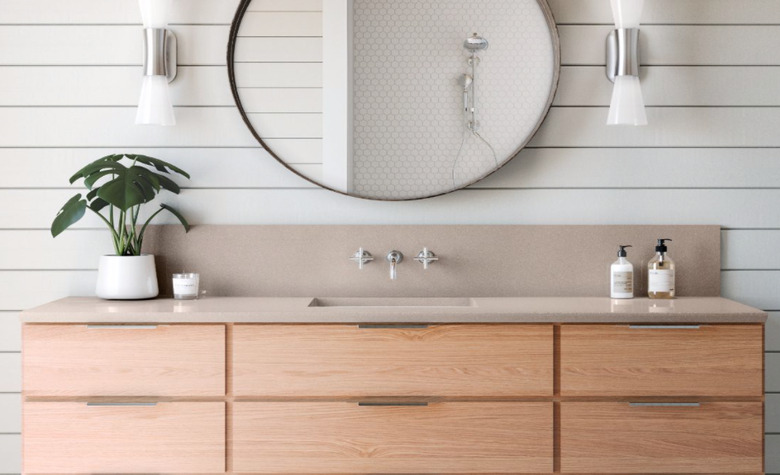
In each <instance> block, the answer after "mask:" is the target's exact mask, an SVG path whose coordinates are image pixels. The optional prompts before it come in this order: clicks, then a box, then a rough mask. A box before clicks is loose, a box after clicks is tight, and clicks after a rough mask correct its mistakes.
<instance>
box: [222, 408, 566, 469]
mask: <svg viewBox="0 0 780 475" xmlns="http://www.w3.org/2000/svg"><path fill="white" fill-rule="evenodd" d="M552 425H553V421H552V403H549V402H548V403H544V402H542V403H476V402H474V403H470V402H469V403H455V402H448V403H436V404H430V405H428V406H427V407H402V406H394V407H361V406H358V405H357V404H355V403H345V402H328V403H325V402H323V403H286V402H284V403H249V402H240V403H235V405H234V431H235V432H234V434H235V441H234V456H235V459H234V465H233V469H234V470H235V471H237V472H257V473H320V474H324V473H529V472H531V473H538V472H550V471H552V457H553V440H552Z"/></svg>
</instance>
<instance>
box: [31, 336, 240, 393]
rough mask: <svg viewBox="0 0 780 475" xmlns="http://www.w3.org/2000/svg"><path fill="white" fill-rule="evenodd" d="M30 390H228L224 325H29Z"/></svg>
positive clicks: (137, 391)
mask: <svg viewBox="0 0 780 475" xmlns="http://www.w3.org/2000/svg"><path fill="white" fill-rule="evenodd" d="M23 343H24V361H23V365H24V389H23V392H24V394H25V396H27V397H30V396H221V395H224V394H225V327H224V325H161V326H158V327H157V328H155V329H113V328H105V329H104V328H88V327H87V326H86V325H26V326H24V328H23Z"/></svg>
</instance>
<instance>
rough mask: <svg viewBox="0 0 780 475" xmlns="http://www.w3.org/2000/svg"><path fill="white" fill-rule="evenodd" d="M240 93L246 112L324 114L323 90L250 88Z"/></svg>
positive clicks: (241, 90)
mask: <svg viewBox="0 0 780 475" xmlns="http://www.w3.org/2000/svg"><path fill="white" fill-rule="evenodd" d="M238 93H239V95H240V96H241V105H242V106H243V107H244V111H246V112H265V113H268V112H271V113H283V112H287V113H289V112H296V113H301V112H309V113H312V112H315V113H322V89H308V88H306V89H298V88H286V89H278V88H262V89H261V88H248V89H239V91H238Z"/></svg>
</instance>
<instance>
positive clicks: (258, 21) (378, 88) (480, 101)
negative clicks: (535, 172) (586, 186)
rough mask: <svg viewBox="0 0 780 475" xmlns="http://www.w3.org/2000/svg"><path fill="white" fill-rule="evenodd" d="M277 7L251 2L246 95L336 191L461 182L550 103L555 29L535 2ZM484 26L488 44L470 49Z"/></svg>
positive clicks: (262, 126)
mask: <svg viewBox="0 0 780 475" xmlns="http://www.w3.org/2000/svg"><path fill="white" fill-rule="evenodd" d="M310 3H311V2H307V4H310ZM273 5H274V2H269V1H267V0H266V1H262V2H261V1H259V0H257V1H253V2H251V3H250V5H249V7H248V9H247V12H246V13H245V15H244V18H243V20H242V23H241V28H240V29H239V32H238V38H237V41H236V55H235V71H236V73H235V76H236V78H235V80H236V83H237V86H238V93H239V96H240V101H241V103H242V105H243V107H244V109H245V110H246V112H247V116H248V119H249V121H250V122H251V124H252V127H253V128H254V130H255V131H256V133H257V134H258V135H259V136H260V137H261V138H262V139H263V142H264V143H265V145H266V147H267V148H269V149H270V150H271V151H272V152H273V153H274V154H275V155H276V156H277V157H279V158H280V159H281V160H282V161H284V162H285V163H286V164H287V165H288V166H289V167H291V168H293V169H294V170H295V171H297V172H298V173H300V174H302V175H303V176H305V177H307V178H309V179H311V180H313V181H315V182H317V183H319V184H322V185H324V186H326V187H329V188H332V189H335V190H337V191H341V192H345V193H349V194H352V195H356V196H360V197H364V198H373V199H388V200H404V199H417V198H425V197H429V196H433V195H437V194H442V193H446V192H449V191H452V190H455V189H458V188H461V187H462V186H465V185H468V184H470V183H473V182H474V181H477V180H479V179H480V178H483V177H485V176H487V175H488V174H490V173H491V172H493V171H495V170H496V169H497V168H499V167H500V166H501V165H503V164H504V163H505V162H506V161H508V160H509V159H511V158H512V157H513V156H514V155H515V154H516V153H517V152H518V151H519V150H520V149H521V148H522V147H523V146H524V145H525V144H526V142H527V141H528V140H529V139H530V137H531V136H532V134H533V132H534V131H535V130H536V128H537V127H538V126H539V124H540V122H541V120H542V119H543V117H544V115H545V114H546V112H547V109H548V108H549V104H550V102H551V99H552V93H553V92H554V87H555V83H556V82H557V73H558V56H557V52H558V51H557V36H556V35H555V32H554V31H551V30H552V29H554V27H552V26H551V20H550V18H549V17H548V15H549V13H548V11H547V9H546V5H544V4H541V3H540V2H539V0H469V1H466V0H447V1H420V0H395V1H392V2H391V1H387V0H322V3H321V4H319V3H318V5H321V11H316V12H312V11H311V10H310V9H309V10H301V11H299V12H290V11H286V12H281V11H278V9H277V10H275V7H274V6H273ZM285 25H286V26H285ZM474 33H477V34H478V35H479V36H480V37H484V38H485V39H486V40H487V41H489V48H487V49H479V50H477V51H470V50H468V49H467V48H464V41H465V40H466V39H467V38H470V37H472V35H473V34H474ZM285 52H287V53H285ZM472 54H475V55H477V58H476V61H477V67H476V70H475V69H474V68H473V67H472V65H471V64H470V61H469V60H470V57H471V55H472ZM285 73H286V74H289V75H290V77H284V75H285ZM465 75H468V76H469V77H470V78H471V79H473V82H472V81H468V80H464V76H465ZM260 76H265V79H260ZM273 78H277V83H276V84H274V83H269V81H273ZM465 83H468V84H467V85H466V84H465ZM464 86H465V87H464ZM318 89H320V91H319V92H320V94H317V90H318ZM272 91H278V94H277V95H275V96H273V95H272ZM464 93H468V94H470V96H468V97H467V98H464ZM281 97H283V98H284V99H280V98H281ZM464 99H465V100H467V102H468V104H469V111H468V112H467V111H466V110H465V109H464ZM263 100H265V101H266V103H268V104H270V103H272V102H273V103H274V104H276V106H275V107H276V108H275V109H273V110H271V111H268V110H267V107H266V106H265V105H264V104H263ZM285 102H286V103H289V104H290V105H289V108H290V110H289V111H288V110H284V109H285V108H284V107H282V104H283V103H285ZM472 109H474V110H472ZM474 115H476V120H477V121H478V127H476V128H475V127H474V126H473V124H472V121H473V117H474Z"/></svg>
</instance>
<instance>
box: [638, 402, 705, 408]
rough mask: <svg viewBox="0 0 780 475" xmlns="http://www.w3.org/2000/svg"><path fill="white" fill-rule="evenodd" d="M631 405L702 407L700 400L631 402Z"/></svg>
mask: <svg viewBox="0 0 780 475" xmlns="http://www.w3.org/2000/svg"><path fill="white" fill-rule="evenodd" d="M628 405H629V406H630V407H700V406H701V403H699V402H630V403H628Z"/></svg>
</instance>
